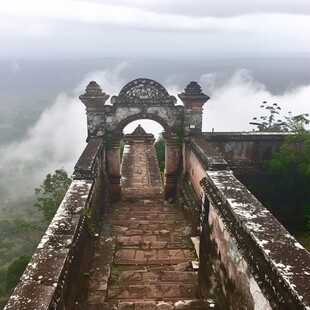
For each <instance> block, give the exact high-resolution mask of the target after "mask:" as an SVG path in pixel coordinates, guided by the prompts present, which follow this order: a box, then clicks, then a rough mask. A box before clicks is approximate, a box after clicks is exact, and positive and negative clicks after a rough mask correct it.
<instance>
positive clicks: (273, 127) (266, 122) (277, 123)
mask: <svg viewBox="0 0 310 310" xmlns="http://www.w3.org/2000/svg"><path fill="white" fill-rule="evenodd" d="M260 108H262V109H264V110H267V111H268V115H263V116H260V117H259V118H257V117H254V118H253V121H254V122H250V124H251V125H255V126H257V128H258V131H262V132H283V131H284V132H287V131H293V132H297V133H298V132H299V131H303V130H305V125H308V124H309V122H310V120H309V114H308V113H304V114H299V115H295V116H293V115H292V112H289V113H288V114H289V115H288V116H284V120H283V119H282V117H281V116H280V111H281V107H280V106H279V105H278V104H277V103H273V104H272V105H268V104H267V101H263V103H262V105H261V106H260ZM276 118H278V119H276Z"/></svg>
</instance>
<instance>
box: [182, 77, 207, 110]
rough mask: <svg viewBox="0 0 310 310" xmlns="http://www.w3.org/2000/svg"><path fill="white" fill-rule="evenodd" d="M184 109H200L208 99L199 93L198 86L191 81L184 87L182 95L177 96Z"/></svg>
mask: <svg viewBox="0 0 310 310" xmlns="http://www.w3.org/2000/svg"><path fill="white" fill-rule="evenodd" d="M178 96H179V98H180V99H181V100H182V102H183V104H184V106H185V107H187V108H190V107H202V106H203V105H204V103H205V102H207V101H208V100H209V99H210V97H209V96H208V95H206V94H204V93H203V92H202V91H201V87H200V85H199V84H198V83H197V82H195V81H192V82H190V83H189V84H188V85H187V86H186V87H185V90H184V92H183V93H181V94H179V95H178Z"/></svg>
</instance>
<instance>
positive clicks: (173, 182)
mask: <svg viewBox="0 0 310 310" xmlns="http://www.w3.org/2000/svg"><path fill="white" fill-rule="evenodd" d="M180 157H181V146H180V144H179V142H178V140H177V138H169V139H166V154H165V165H166V166H165V199H166V200H168V199H171V198H172V199H174V197H175V194H176V191H177V178H178V168H179V167H180V164H181V163H180Z"/></svg>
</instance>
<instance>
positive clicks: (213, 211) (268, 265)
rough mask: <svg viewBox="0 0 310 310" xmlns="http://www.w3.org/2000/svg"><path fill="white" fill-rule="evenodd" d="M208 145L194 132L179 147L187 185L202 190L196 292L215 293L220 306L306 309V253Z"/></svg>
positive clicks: (308, 261) (308, 273)
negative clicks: (197, 285) (183, 144)
mask: <svg viewBox="0 0 310 310" xmlns="http://www.w3.org/2000/svg"><path fill="white" fill-rule="evenodd" d="M209 146H210V145H209V144H208V143H206V141H205V140H204V139H203V140H201V139H200V138H199V137H196V138H192V139H191V140H190V141H189V142H188V143H187V146H186V149H187V150H186V152H185V154H186V156H187V158H186V159H185V162H187V167H188V168H189V169H188V171H187V173H188V175H189V177H190V178H191V183H192V184H193V188H195V189H196V190H197V194H198V195H199V194H201V192H203V200H202V203H203V205H202V211H203V216H202V217H201V218H202V221H201V242H200V271H199V279H200V289H201V291H202V294H203V295H204V296H205V297H208V296H212V297H214V296H216V298H217V299H218V300H217V301H218V302H219V304H221V303H222V308H223V309H228V308H230V309H254V308H255V309H271V308H272V309H306V307H307V306H309V305H310V300H309V297H308V295H307V289H308V288H309V283H310V279H309V277H310V270H309V269H310V256H309V253H308V252H307V251H306V250H304V249H303V248H302V246H301V245H300V244H299V243H297V241H296V240H295V239H294V238H293V237H292V236H291V235H290V234H289V233H288V232H287V231H286V230H285V229H284V228H283V226H282V225H281V224H280V223H279V222H278V221H277V220H276V219H275V218H274V217H273V216H272V215H271V214H270V213H269V211H268V210H266V209H265V208H264V207H263V206H262V205H261V204H260V203H259V202H258V201H257V199H256V198H255V197H254V196H253V195H252V194H251V193H250V192H249V191H248V190H247V189H246V188H245V187H244V186H243V185H242V184H241V183H240V182H239V181H238V180H237V179H236V178H235V177H234V175H233V173H232V172H230V171H229V170H227V169H224V167H225V165H224V162H223V161H222V162H221V161H220V158H219V154H218V155H216V154H213V155H212V152H211V155H210V152H209V150H208V149H209ZM213 152H214V150H213ZM191 167H194V170H193V171H191ZM216 168H217V169H216ZM221 168H222V169H221ZM203 175H204V177H203V178H202V179H203V181H202V182H200V185H198V184H197V180H198V179H199V178H200V177H201V176H203Z"/></svg>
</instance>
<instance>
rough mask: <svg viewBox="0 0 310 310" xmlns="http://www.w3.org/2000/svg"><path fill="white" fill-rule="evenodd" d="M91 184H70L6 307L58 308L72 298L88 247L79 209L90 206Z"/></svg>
mask: <svg viewBox="0 0 310 310" xmlns="http://www.w3.org/2000/svg"><path fill="white" fill-rule="evenodd" d="M93 184H94V182H93V181H90V180H74V181H73V182H72V183H71V185H70V188H69V189H68V191H67V194H66V196H65V198H64V199H63V201H62V203H61V205H60V206H59V208H58V210H57V213H56V214H55V216H54V218H53V220H52V222H51V223H50V225H49V227H48V228H47V230H46V232H45V234H44V236H43V238H42V240H41V242H40V244H39V245H38V247H37V249H36V251H35V253H34V255H33V256H32V258H31V260H30V262H29V264H28V266H27V268H26V270H25V272H24V274H23V275H22V277H21V280H20V283H19V284H18V285H17V287H16V288H15V290H14V292H13V294H12V296H11V297H10V299H9V301H8V304H7V305H6V307H5V309H6V310H11V309H12V310H16V309H42V310H43V309H62V308H63V307H64V305H69V304H71V300H72V301H74V299H75V297H76V296H75V295H76V294H78V293H79V287H77V281H82V278H83V276H82V273H81V272H82V266H83V263H85V255H84V254H85V252H87V251H88V250H90V248H91V236H89V235H88V230H87V227H86V226H87V224H86V221H85V217H84V216H82V211H83V210H86V209H89V210H91V209H92V207H94V206H92V200H93V196H94V193H93ZM90 212H91V211H90ZM80 284H81V282H80ZM70 299H71V300H70Z"/></svg>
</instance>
